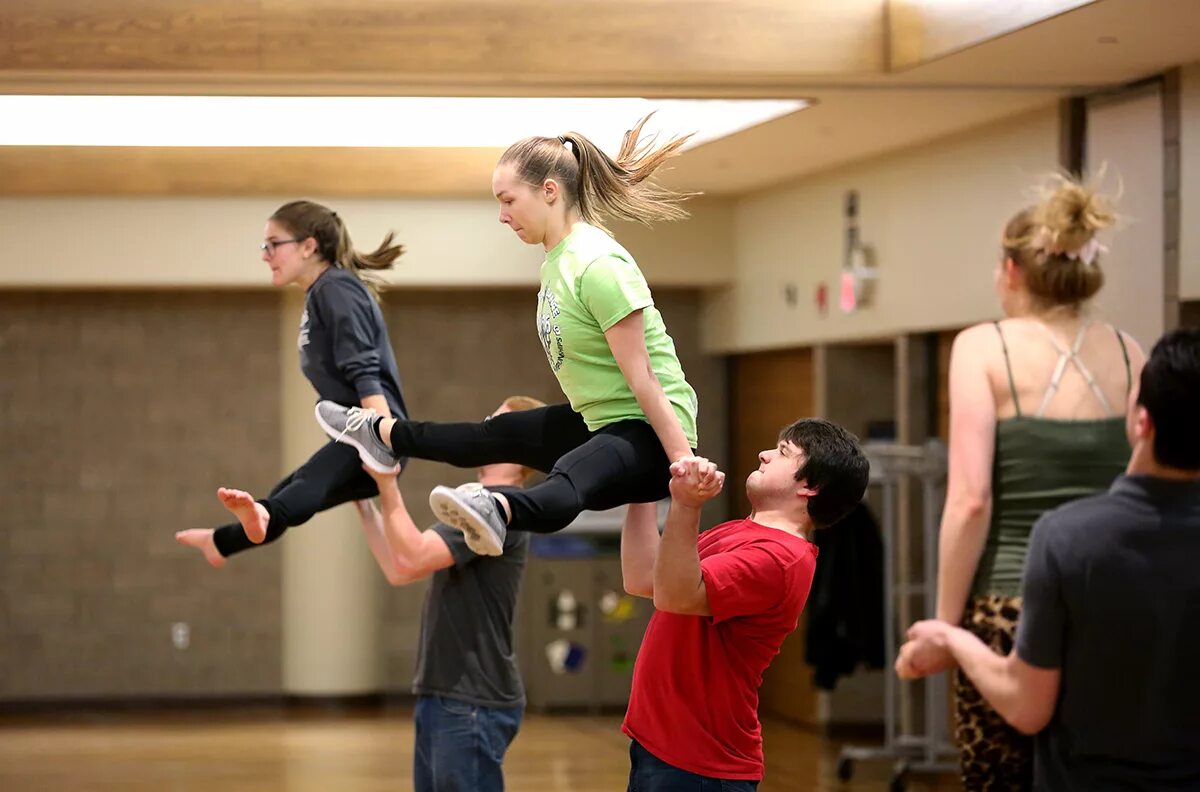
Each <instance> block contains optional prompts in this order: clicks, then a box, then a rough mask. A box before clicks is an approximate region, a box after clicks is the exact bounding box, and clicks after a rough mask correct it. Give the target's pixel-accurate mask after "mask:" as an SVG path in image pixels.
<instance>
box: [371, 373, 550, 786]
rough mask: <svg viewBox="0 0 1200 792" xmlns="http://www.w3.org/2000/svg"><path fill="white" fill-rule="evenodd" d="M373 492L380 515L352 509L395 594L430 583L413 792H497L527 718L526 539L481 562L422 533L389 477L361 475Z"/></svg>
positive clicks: (519, 473) (448, 537)
mask: <svg viewBox="0 0 1200 792" xmlns="http://www.w3.org/2000/svg"><path fill="white" fill-rule="evenodd" d="M542 406H544V405H543V404H542V402H540V401H538V400H537V399H531V398H529V397H528V396H513V397H510V398H509V399H507V400H505V402H504V404H502V405H501V406H500V408H499V409H498V410H496V412H495V413H493V414H494V415H499V414H501V413H506V412H513V411H516V410H529V409H533V408H536V407H542ZM365 469H366V470H367V472H368V473H370V474H371V476H372V477H374V478H375V480H376V481H377V482H378V484H379V505H380V508H379V509H378V510H377V509H376V508H375V506H374V504H373V503H372V502H371V501H358V502H357V504H356V505H357V506H358V509H359V515H360V516H361V517H362V522H363V531H364V533H365V534H366V537H367V543H368V544H369V545H370V547H371V553H372V555H374V556H375V560H376V561H377V562H378V564H379V567H380V568H381V569H382V570H383V573H384V575H385V576H386V577H387V579H388V582H389V583H391V584H392V585H393V586H406V585H409V584H410V583H416V582H418V581H421V580H425V579H427V578H432V580H431V581H430V584H429V589H428V591H427V593H426V595H425V605H424V607H423V609H422V611H421V638H420V644H419V649H418V653H417V674H416V679H415V680H414V681H413V692H414V693H416V694H417V705H416V710H415V712H414V720H415V722H416V745H415V749H414V752H413V788H414V789H415V790H416V792H499V791H500V790H502V789H504V774H503V771H502V769H501V765H502V763H503V760H504V754H505V752H506V751H507V750H508V746H509V745H510V744H511V743H512V741H513V739H514V738H515V737H516V736H517V730H518V729H519V728H520V725H521V719H522V716H523V715H524V711H525V688H524V685H523V684H522V683H521V674H520V671H519V670H518V668H517V658H516V652H515V651H514V648H513V616H514V612H515V610H516V603H517V593H518V590H519V588H520V583H521V576H522V573H523V572H524V570H525V558H526V555H527V554H528V550H529V534H528V533H525V532H524V531H510V532H509V534H508V538H507V539H505V541H504V553H503V554H502V555H498V556H484V555H477V554H476V553H475V552H474V551H473V550H471V549H470V548H469V547H467V543H466V537H465V535H464V534H463V532H462V531H460V530H458V529H457V528H451V527H449V526H446V525H442V524H440V523H438V524H436V525H434V526H433V527H431V528H429V529H428V530H425V531H422V530H421V529H419V528H418V527H417V526H416V525H415V524H414V523H413V520H412V517H411V516H409V513H408V510H407V509H406V508H405V506H404V500H403V498H401V496H400V490H399V488H398V487H397V485H396V477H395V475H386V476H385V475H380V474H378V473H375V472H374V471H372V470H370V469H369V468H365ZM533 473H534V471H532V470H529V469H528V468H524V467H522V466H521V465H515V464H498V465H486V466H484V467H481V468H480V469H479V481H480V484H483V485H493V486H500V485H503V486H517V487H519V486H521V485H522V484H524V482H525V480H526V479H527V478H528V477H529V476H530V475H532V474H533Z"/></svg>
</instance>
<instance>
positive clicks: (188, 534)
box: [175, 528, 225, 569]
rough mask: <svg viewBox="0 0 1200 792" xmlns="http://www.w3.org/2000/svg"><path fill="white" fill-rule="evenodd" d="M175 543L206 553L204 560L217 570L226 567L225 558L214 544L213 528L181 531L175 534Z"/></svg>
mask: <svg viewBox="0 0 1200 792" xmlns="http://www.w3.org/2000/svg"><path fill="white" fill-rule="evenodd" d="M175 541H176V542H179V544H182V545H187V546H188V547H194V548H196V549H197V550H199V551H200V552H201V553H204V560H205V561H207V562H208V563H210V564H212V565H213V566H214V567H216V568H217V569H220V568H221V567H223V566H225V556H223V555H221V551H220V550H218V549H217V545H216V544H215V543H214V542H213V529H212V528H192V529H190V530H187V531H179V532H177V533H176V534H175Z"/></svg>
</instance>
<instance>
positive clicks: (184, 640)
mask: <svg viewBox="0 0 1200 792" xmlns="http://www.w3.org/2000/svg"><path fill="white" fill-rule="evenodd" d="M171 643H172V644H174V645H175V648H176V649H187V648H188V646H190V645H191V643H192V630H191V628H190V627H188V623H187V622H175V623H174V624H172V625H171Z"/></svg>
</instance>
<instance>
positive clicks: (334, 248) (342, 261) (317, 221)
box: [270, 201, 404, 297]
mask: <svg viewBox="0 0 1200 792" xmlns="http://www.w3.org/2000/svg"><path fill="white" fill-rule="evenodd" d="M270 219H271V220H272V221H274V222H276V223H279V224H280V225H281V226H283V227H284V228H286V229H287V230H288V233H290V234H291V235H292V236H294V237H295V238H297V239H299V240H305V239H308V238H309V237H312V238H313V239H314V240H316V243H317V254H318V255H319V256H320V257H321V260H322V261H324V262H326V263H327V264H330V265H332V266H334V267H338V268H339V269H344V270H348V271H349V272H352V273H354V275H355V276H356V277H357V278H358V279H359V280H361V281H362V282H363V283H364V284H365V285H366V287H367V288H368V289H370V290H371V294H373V295H375V296H376V297H378V296H379V289H380V286H381V285H382V282H381V280H380V278H378V276H375V275H373V274H371V271H373V270H385V269H391V267H392V264H393V262H395V260H396V259H397V258H399V257H400V255H401V254H402V253H404V246H403V245H395V244H392V242H393V240H394V239H395V234H393V233H392V232H391V231H389V232H388V233H387V236H385V237H384V238H383V242H381V243H380V244H379V247H378V248H376V249H375V251H374V252H373V253H359V252H358V251H357V250H355V249H354V244H353V243H352V242H351V241H350V232H349V231H347V230H346V223H345V222H344V221H343V220H342V218H340V217H338V214H337V212H335V211H333V210H332V209H330V208H329V207H327V206H322V205H321V204H319V203H314V202H312V201H292V202H290V203H285V204H284V205H283V206H281V207H279V208H278V209H276V210H275V214H273V215H271V218H270Z"/></svg>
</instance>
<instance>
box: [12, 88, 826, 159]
mask: <svg viewBox="0 0 1200 792" xmlns="http://www.w3.org/2000/svg"><path fill="white" fill-rule="evenodd" d="M805 104H806V103H805V102H803V101H800V100H757V99H756V100H724V99H722V100H679V99H671V100H651V99H607V98H602V99H500V98H450V97H437V98H425V97H407V96H405V97H286V96H0V119H3V122H2V123H0V145H6V146H251V147H276V146H289V147H290V146H338V147H344V146H346V147H376V146H378V147H387V148H393V147H396V148H407V147H434V148H437V147H467V148H476V147H483V148H492V147H496V148H502V147H506V146H508V145H509V144H510V143H513V142H515V141H517V140H520V139H521V138H523V137H527V136H529V135H559V134H562V133H563V132H566V131H568V130H575V131H578V132H582V133H583V134H585V135H587V136H588V137H589V138H591V139H592V140H593V141H595V142H596V143H597V144H598V145H600V146H601V147H602V148H604V149H605V150H606V151H610V152H613V151H615V150H616V149H617V147H618V146H619V145H620V142H621V136H622V134H624V132H625V130H626V129H628V128H629V126H630V125H631V124H633V123H634V122H635V121H637V120H638V119H639V118H641V117H642V116H643V115H645V114H647V113H649V112H650V111H652V110H654V111H657V112H656V114H655V117H654V118H653V119H652V120H651V122H650V124H648V125H647V127H646V129H647V131H649V132H659V133H663V134H669V135H670V134H685V133H688V132H696V133H697V134H696V136H695V137H694V138H693V139H692V141H691V142H690V145H692V146H695V145H699V144H700V143H704V142H706V141H710V140H715V139H717V138H721V137H725V136H726V135H731V134H733V133H735V132H738V131H740V130H743V129H746V128H747V127H751V126H754V125H756V124H761V123H763V122H765V121H769V120H771V119H773V118H778V117H779V116H782V115H786V114H788V113H792V112H795V111H797V110H800V109H801V108H803V107H804V106H805Z"/></svg>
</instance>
